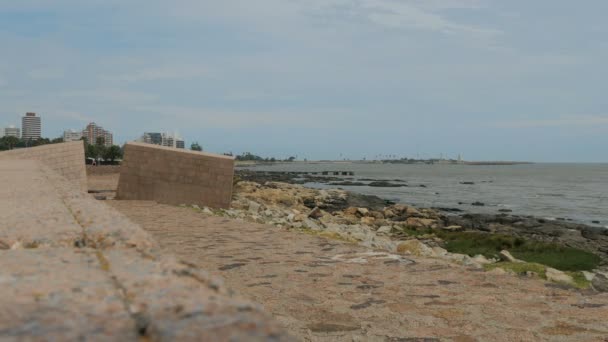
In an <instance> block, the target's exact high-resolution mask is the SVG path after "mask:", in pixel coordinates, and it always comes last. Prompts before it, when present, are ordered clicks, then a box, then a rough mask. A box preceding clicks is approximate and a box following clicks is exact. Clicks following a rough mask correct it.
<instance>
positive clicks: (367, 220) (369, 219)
mask: <svg viewBox="0 0 608 342" xmlns="http://www.w3.org/2000/svg"><path fill="white" fill-rule="evenodd" d="M375 222H376V219H375V218H373V217H369V216H368V217H362V218H361V223H362V224H365V225H368V226H373V225H374V223H375Z"/></svg>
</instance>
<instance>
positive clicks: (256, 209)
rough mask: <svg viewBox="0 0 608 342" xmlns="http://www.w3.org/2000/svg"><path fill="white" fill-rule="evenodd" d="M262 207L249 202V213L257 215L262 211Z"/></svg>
mask: <svg viewBox="0 0 608 342" xmlns="http://www.w3.org/2000/svg"><path fill="white" fill-rule="evenodd" d="M260 207H261V205H260V204H259V203H257V202H254V201H249V209H248V210H249V212H250V213H252V214H257V213H258V212H259V211H260Z"/></svg>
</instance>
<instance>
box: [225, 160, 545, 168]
mask: <svg viewBox="0 0 608 342" xmlns="http://www.w3.org/2000/svg"><path fill="white" fill-rule="evenodd" d="M293 164H401V165H469V166H491V165H496V166H509V165H530V164H536V163H534V162H525V161H461V162H457V161H450V160H415V161H405V160H385V161H380V160H379V161H366V160H317V161H292V162H286V161H276V162H271V161H238V160H237V161H236V166H237V167H245V166H257V165H293Z"/></svg>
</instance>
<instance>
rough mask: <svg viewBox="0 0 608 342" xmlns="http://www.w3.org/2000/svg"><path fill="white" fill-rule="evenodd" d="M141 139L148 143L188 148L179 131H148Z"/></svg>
mask: <svg viewBox="0 0 608 342" xmlns="http://www.w3.org/2000/svg"><path fill="white" fill-rule="evenodd" d="M139 141H141V142H144V143H146V144H154V145H161V146H167V147H173V148H186V142H185V141H184V139H182V138H181V137H180V136H179V135H178V134H177V133H150V132H146V133H144V135H142V137H141V138H140V139H139Z"/></svg>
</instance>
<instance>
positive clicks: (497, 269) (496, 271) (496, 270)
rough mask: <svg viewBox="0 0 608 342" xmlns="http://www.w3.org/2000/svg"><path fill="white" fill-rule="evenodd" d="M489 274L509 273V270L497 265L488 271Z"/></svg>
mask: <svg viewBox="0 0 608 342" xmlns="http://www.w3.org/2000/svg"><path fill="white" fill-rule="evenodd" d="M488 274H492V275H505V274H507V271H505V270H504V268H500V267H496V268H495V269H493V270H490V271H488Z"/></svg>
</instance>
